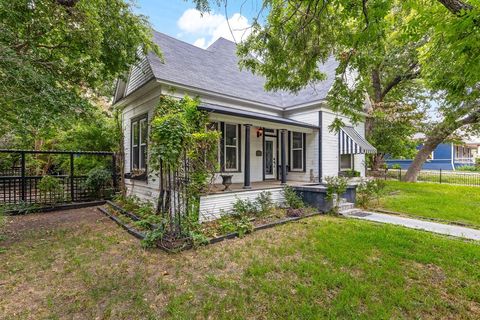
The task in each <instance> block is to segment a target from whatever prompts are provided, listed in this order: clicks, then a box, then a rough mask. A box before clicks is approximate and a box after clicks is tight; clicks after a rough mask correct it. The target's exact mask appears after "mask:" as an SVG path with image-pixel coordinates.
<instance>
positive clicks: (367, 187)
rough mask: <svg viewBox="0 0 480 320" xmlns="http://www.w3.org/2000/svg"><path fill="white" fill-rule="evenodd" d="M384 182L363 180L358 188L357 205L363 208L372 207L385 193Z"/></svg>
mask: <svg viewBox="0 0 480 320" xmlns="http://www.w3.org/2000/svg"><path fill="white" fill-rule="evenodd" d="M385 186H386V185H385V181H384V180H363V181H362V182H361V183H360V184H359V185H358V187H357V205H358V206H360V207H362V208H369V207H371V206H372V202H373V200H377V203H378V201H379V199H380V197H381V196H382V195H383V194H384V193H385Z"/></svg>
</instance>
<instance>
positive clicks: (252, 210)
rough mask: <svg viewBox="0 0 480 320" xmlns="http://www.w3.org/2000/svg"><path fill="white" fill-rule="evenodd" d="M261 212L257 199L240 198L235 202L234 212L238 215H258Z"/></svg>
mask: <svg viewBox="0 0 480 320" xmlns="http://www.w3.org/2000/svg"><path fill="white" fill-rule="evenodd" d="M258 212H259V208H258V204H257V203H256V202H255V201H251V200H249V199H245V200H242V199H239V198H237V200H235V202H234V203H233V211H232V214H233V215H235V216H238V217H243V216H256V215H257V214H258Z"/></svg>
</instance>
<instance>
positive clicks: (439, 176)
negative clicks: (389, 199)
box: [387, 169, 480, 186]
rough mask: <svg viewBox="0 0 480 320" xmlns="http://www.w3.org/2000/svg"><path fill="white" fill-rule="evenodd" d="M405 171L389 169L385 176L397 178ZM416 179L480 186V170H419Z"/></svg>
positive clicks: (403, 175)
mask: <svg viewBox="0 0 480 320" xmlns="http://www.w3.org/2000/svg"><path fill="white" fill-rule="evenodd" d="M406 173H407V170H401V171H400V170H397V169H389V170H388V172H387V177H388V178H389V179H396V180H399V177H400V174H401V175H402V179H403V178H404V177H405V174H406ZM417 180H418V181H422V182H434V183H440V182H441V183H446V184H459V185H466V186H480V172H467V171H442V172H441V173H440V170H421V171H420V172H419V174H418V177H417Z"/></svg>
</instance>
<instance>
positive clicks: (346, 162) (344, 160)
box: [340, 154, 353, 171]
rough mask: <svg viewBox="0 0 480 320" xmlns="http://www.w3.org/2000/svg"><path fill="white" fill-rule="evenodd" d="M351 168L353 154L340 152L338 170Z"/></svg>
mask: <svg viewBox="0 0 480 320" xmlns="http://www.w3.org/2000/svg"><path fill="white" fill-rule="evenodd" d="M352 169H353V155H351V154H342V155H340V171H346V170H352Z"/></svg>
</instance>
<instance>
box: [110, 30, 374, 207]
mask: <svg viewBox="0 0 480 320" xmlns="http://www.w3.org/2000/svg"><path fill="white" fill-rule="evenodd" d="M154 40H155V42H156V43H157V44H158V45H159V47H160V48H161V50H162V52H163V60H162V59H160V58H158V57H157V56H155V55H154V54H153V53H150V54H148V56H146V57H145V58H144V59H143V60H142V62H141V63H139V64H138V65H137V66H135V67H133V68H132V69H131V71H130V73H129V75H128V78H127V81H126V82H124V81H121V80H119V81H118V83H117V88H116V92H115V97H114V105H115V106H116V107H122V108H123V130H124V137H125V139H124V141H125V154H126V156H125V172H127V179H126V185H127V186H128V188H129V189H130V191H131V192H133V193H134V194H136V195H138V196H139V197H140V198H144V199H152V197H153V198H154V197H155V196H156V195H157V194H158V192H157V190H158V183H156V181H153V179H150V178H144V179H143V180H138V181H136V180H135V181H134V180H133V179H129V178H128V177H129V175H128V173H130V172H132V171H133V170H134V171H135V172H138V171H139V170H140V171H141V170H148V160H147V159H148V143H147V142H148V123H149V121H150V119H151V118H152V114H153V110H154V108H155V106H156V104H157V103H158V99H159V96H160V95H170V96H174V97H179V98H181V97H183V96H185V95H189V96H191V97H199V99H200V101H201V104H200V108H201V109H203V110H206V111H208V112H209V116H210V119H211V121H212V122H214V123H215V125H216V126H217V128H218V129H219V130H220V131H221V133H222V141H221V148H220V149H221V152H220V155H219V161H220V163H221V167H222V168H223V171H225V172H228V173H230V174H232V175H233V182H234V185H233V186H232V191H231V192H221V191H220V190H219V189H218V188H213V189H212V192H211V193H212V194H208V195H205V196H202V198H201V212H202V214H203V215H209V216H211V215H216V214H218V212H219V211H220V210H228V209H229V208H230V207H231V205H232V203H233V201H232V200H233V197H239V198H253V197H255V196H256V195H257V194H258V193H259V192H261V191H262V190H265V189H269V191H270V192H271V193H272V196H273V198H274V199H276V200H278V201H280V200H281V197H282V195H281V192H280V191H281V184H282V183H286V184H295V185H299V184H318V183H320V182H322V181H323V180H324V178H325V177H326V176H336V175H338V174H339V172H341V171H344V170H352V169H354V170H356V171H359V172H360V174H361V175H362V176H364V175H365V153H369V152H375V149H374V148H373V147H372V146H371V145H370V144H369V143H368V142H367V141H366V140H365V139H364V131H365V129H364V124H363V123H359V124H356V125H355V126H347V127H345V128H343V130H341V131H340V132H331V131H330V130H329V126H330V124H331V123H332V121H333V120H334V119H335V117H336V116H338V115H336V114H334V113H333V112H332V111H331V110H330V109H329V107H328V105H327V103H326V95H327V93H328V91H329V89H330V87H331V86H332V83H333V79H334V75H335V69H336V67H337V65H338V64H337V62H336V61H335V60H334V59H333V58H332V59H330V60H328V61H327V62H326V63H325V64H324V65H322V66H321V70H322V71H323V72H325V73H326V74H327V79H326V80H325V81H322V82H319V83H318V84H316V85H315V86H312V87H308V88H306V89H304V90H302V91H300V92H299V93H298V94H291V93H287V92H267V91H265V90H264V83H265V79H264V78H262V77H260V76H257V75H253V74H252V73H251V72H249V71H247V70H240V69H239V67H238V64H237V62H238V60H237V56H236V47H235V44H234V43H233V42H231V41H228V40H226V39H223V38H220V39H218V40H217V41H216V42H215V43H213V44H212V45H211V46H210V47H208V48H207V49H201V48H198V47H196V46H193V45H191V44H188V43H185V42H182V41H180V40H177V39H174V38H171V37H169V36H167V35H165V34H162V33H159V32H154ZM348 121H349V120H348V119H345V122H346V123H348ZM282 158H284V161H282ZM282 172H285V173H286V174H285V175H282ZM216 181H217V182H220V181H221V179H220V180H219V178H217V180H216ZM132 188H133V190H132Z"/></svg>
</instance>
